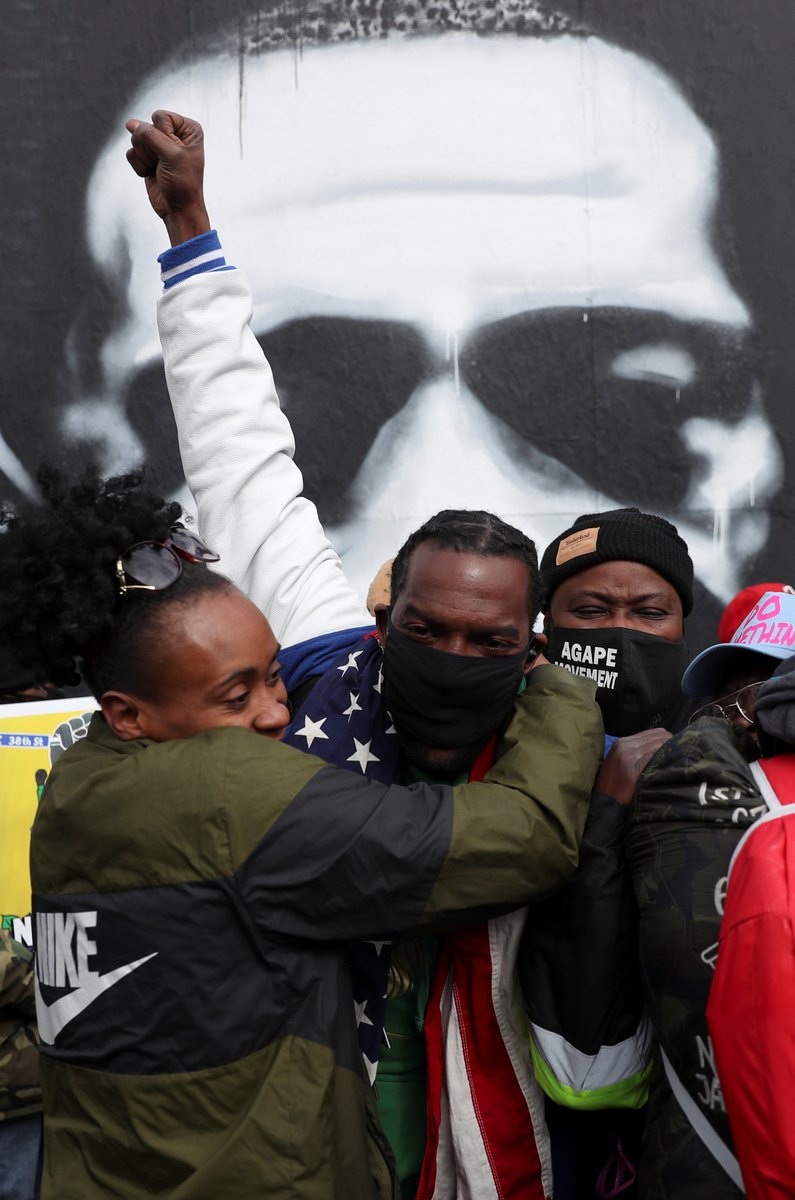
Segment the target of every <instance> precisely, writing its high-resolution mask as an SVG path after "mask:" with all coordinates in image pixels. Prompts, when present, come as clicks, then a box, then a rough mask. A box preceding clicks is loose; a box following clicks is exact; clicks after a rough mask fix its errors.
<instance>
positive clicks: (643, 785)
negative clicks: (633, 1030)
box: [627, 717, 765, 1200]
mask: <svg viewBox="0 0 795 1200" xmlns="http://www.w3.org/2000/svg"><path fill="white" fill-rule="evenodd" d="M757 756H758V752H757V751H756V750H755V748H754V746H753V743H752V742H751V741H750V740H749V739H748V738H747V736H745V735H743V734H740V733H738V732H736V731H735V730H734V728H733V727H732V726H731V725H729V724H728V723H727V722H726V721H725V720H722V719H717V718H713V717H705V718H701V719H700V720H699V721H697V722H695V723H694V724H693V725H691V726H688V727H687V728H686V729H684V730H682V732H681V733H679V734H677V735H676V736H675V737H673V738H672V739H671V740H670V741H669V742H667V743H666V744H665V745H664V746H663V747H662V749H661V750H660V751H658V753H657V755H656V756H655V758H654V759H653V761H652V763H651V765H650V766H649V767H648V768H647V770H646V771H645V772H644V774H643V775H642V776H641V780H640V784H639V787H638V792H637V796H636V799H635V804H634V806H633V809H632V811H631V814H630V825H629V832H628V842H627V849H628V855H629V860H630V865H631V870H632V877H633V883H634V888H635V895H636V897H637V901H638V906H639V909H640V955H641V970H642V976H643V986H644V991H645V995H646V1002H647V1005H648V1008H649V1012H650V1016H651V1019H652V1023H653V1026H654V1029H655V1031H656V1033H657V1037H658V1039H659V1043H660V1047H661V1049H662V1051H663V1052H664V1053H665V1055H667V1057H668V1060H669V1062H670V1064H671V1066H672V1067H673V1070H674V1071H675V1073H676V1075H677V1076H678V1078H679V1080H680V1081H681V1083H682V1084H683V1085H684V1087H685V1089H686V1091H687V1092H688V1094H689V1095H690V1097H691V1098H692V1099H693V1100H694V1101H695V1102H696V1104H697V1105H698V1108H699V1110H700V1111H701V1112H702V1113H703V1115H704V1116H705V1117H706V1119H707V1120H708V1121H709V1123H710V1125H711V1126H712V1127H713V1129H714V1130H715V1131H716V1132H717V1133H718V1135H719V1136H720V1137H721V1139H722V1140H723V1141H724V1142H725V1143H726V1145H728V1146H729V1147H730V1148H731V1147H732V1141H731V1134H730V1131H729V1125H728V1121H727V1118H726V1110H725V1107H724V1103H723V1096H722V1094H721V1090H720V1082H719V1080H718V1077H717V1074H716V1071H715V1062H714V1057H713V1053H712V1044H711V1041H710V1038H709V1034H708V1031H707V1022H706V1006H707V999H708V997H709V989H710V984H711V982H712V975H713V971H714V966H715V959H716V957H717V952H718V932H719V929H720V923H721V917H722V915H723V902H724V897H725V892H726V877H727V873H728V869H729V862H730V860H731V856H732V854H733V852H734V849H735V847H736V845H737V843H738V842H739V840H740V838H741V836H742V834H743V832H744V830H745V829H746V828H747V827H748V826H749V825H750V824H752V823H753V821H754V820H756V818H757V817H758V816H759V815H760V814H761V813H762V812H764V811H765V806H764V803H763V801H762V798H761V796H760V795H759V792H758V791H757V789H756V787H755V785H754V782H753V777H752V775H751V773H750V771H749V770H748V766H747V763H748V762H749V761H750V760H751V759H754V758H756V757H757ZM640 1195H641V1197H642V1200H735V1198H738V1197H740V1195H741V1193H740V1192H739V1191H738V1189H737V1188H736V1187H735V1185H734V1184H733V1183H732V1182H731V1181H730V1180H729V1178H728V1176H727V1175H726V1174H725V1173H724V1171H723V1169H722V1168H721V1167H720V1166H719V1165H718V1163H717V1162H716V1161H715V1159H714V1158H713V1157H712V1156H711V1154H710V1153H709V1151H708V1150H707V1149H706V1147H705V1146H704V1143H703V1142H702V1141H701V1139H700V1138H699V1137H698V1135H697V1134H696V1133H695V1132H694V1130H693V1129H692V1127H691V1125H690V1123H689V1121H688V1120H687V1118H686V1117H685V1115H684V1112H683V1111H682V1108H681V1107H680V1105H679V1103H678V1102H677V1100H676V1098H675V1097H674V1095H673V1093H672V1091H671V1087H670V1086H669V1083H668V1080H667V1078H666V1075H665V1071H664V1069H663V1065H662V1061H661V1059H660V1058H659V1057H658V1061H657V1063H656V1065H655V1072H654V1075H653V1077H652V1082H651V1090H650V1096H649V1110H648V1119H647V1124H646V1131H645V1137H644V1149H643V1159H642V1163H641V1175H640Z"/></svg>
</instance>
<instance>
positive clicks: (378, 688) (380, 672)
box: [373, 667, 384, 696]
mask: <svg viewBox="0 0 795 1200" xmlns="http://www.w3.org/2000/svg"><path fill="white" fill-rule="evenodd" d="M383 682H384V668H383V667H379V668H378V679H377V680H376V681H375V683H374V684H373V691H374V692H378V695H379V696H380V695H381V685H382V684H383Z"/></svg>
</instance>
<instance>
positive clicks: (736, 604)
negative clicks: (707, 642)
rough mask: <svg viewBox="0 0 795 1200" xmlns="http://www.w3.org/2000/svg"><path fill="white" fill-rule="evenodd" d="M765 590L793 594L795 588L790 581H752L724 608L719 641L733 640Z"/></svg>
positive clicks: (719, 626)
mask: <svg viewBox="0 0 795 1200" xmlns="http://www.w3.org/2000/svg"><path fill="white" fill-rule="evenodd" d="M765 592H789V593H790V595H793V594H795V588H793V587H791V586H790V584H788V583H752V584H751V585H750V587H747V588H743V590H742V591H741V592H738V593H737V595H736V596H735V597H734V599H733V600H730V601H729V603H728V604H727V605H726V607H725V608H724V610H723V614H722V616H721V619H720V621H719V623H718V640H719V641H721V642H730V641H731V640H732V638H733V637H734V635H735V633H736V632H737V630H738V629H739V628H740V626H741V625H742V623H743V621H744V620H745V618H746V617H747V616H748V614H749V612H750V611H751V609H752V608H753V607H754V605H755V604H756V603H757V601H758V600H761V599H762V597H763V596H764V594H765Z"/></svg>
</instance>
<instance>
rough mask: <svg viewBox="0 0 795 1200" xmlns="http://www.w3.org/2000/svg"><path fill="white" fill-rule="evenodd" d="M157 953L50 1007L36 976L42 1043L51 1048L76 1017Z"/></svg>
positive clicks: (99, 978)
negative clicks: (43, 996)
mask: <svg viewBox="0 0 795 1200" xmlns="http://www.w3.org/2000/svg"><path fill="white" fill-rule="evenodd" d="M157 953H158V951H157V950H155V952H154V954H147V955H146V957H145V958H138V959H136V960H135V962H131V963H127V964H126V965H125V966H123V967H116V969H115V971H108V973H107V975H95V976H94V978H93V979H89V980H88V982H87V983H83V984H81V985H80V987H78V988H75V990H74V991H73V992H70V993H69V995H68V996H61V998H60V999H59V1000H54V1001H53V1003H52V1004H47V1003H46V1002H45V1001H44V999H43V998H42V994H41V992H40V990H39V977H38V975H36V978H35V988H36V1021H37V1022H38V1026H39V1036H40V1038H41V1040H42V1041H43V1042H46V1043H47V1045H49V1046H51V1045H52V1044H53V1042H54V1041H55V1039H56V1038H57V1037H58V1034H59V1033H61V1031H62V1030H63V1029H65V1028H66V1026H67V1025H68V1024H69V1022H70V1021H74V1019H75V1017H79V1016H80V1013H81V1012H84V1011H85V1009H87V1008H88V1006H89V1004H93V1003H94V1001H95V1000H96V999H97V997H98V996H101V995H102V993H103V992H106V991H107V990H108V988H111V987H113V985H114V983H118V982H119V980H120V979H124V977H125V975H129V974H130V972H131V971H135V970H136V968H137V967H142V966H143V964H144V963H145V962H149V959H150V958H155V956H156V955H157Z"/></svg>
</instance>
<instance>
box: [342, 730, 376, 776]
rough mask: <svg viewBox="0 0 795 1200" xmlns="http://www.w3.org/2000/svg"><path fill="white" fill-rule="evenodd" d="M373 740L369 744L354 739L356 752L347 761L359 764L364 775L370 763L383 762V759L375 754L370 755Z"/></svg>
mask: <svg viewBox="0 0 795 1200" xmlns="http://www.w3.org/2000/svg"><path fill="white" fill-rule="evenodd" d="M372 740H373V739H372V738H370V739H369V741H367V742H360V741H359V739H358V738H354V739H353V744H354V746H355V747H356V749H355V750H354V752H353V754H351V756H350V757H349V758H346V760H345V761H346V762H355V763H358V764H359V766H360V767H361V768H362V775H364V774H365V773H366V771H367V764H368V763H371V762H380V761H381V759H380V758H378V757H377V756H376V755H375V754H371V753H370V744H371V742H372Z"/></svg>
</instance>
